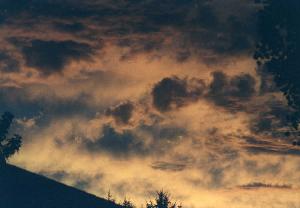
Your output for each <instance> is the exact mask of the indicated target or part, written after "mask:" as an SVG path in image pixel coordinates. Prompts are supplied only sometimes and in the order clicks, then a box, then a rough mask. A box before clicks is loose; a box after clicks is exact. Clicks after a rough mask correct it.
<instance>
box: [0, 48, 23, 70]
mask: <svg viewBox="0 0 300 208" xmlns="http://www.w3.org/2000/svg"><path fill="white" fill-rule="evenodd" d="M0 71H2V72H8V73H9V72H18V71H20V63H19V61H18V60H17V59H15V58H14V57H12V56H10V55H9V54H7V53H6V52H2V51H0Z"/></svg>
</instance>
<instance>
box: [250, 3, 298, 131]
mask: <svg viewBox="0 0 300 208" xmlns="http://www.w3.org/2000/svg"><path fill="white" fill-rule="evenodd" d="M257 2H259V3H263V4H264V9H263V10H261V11H260V13H259V22H258V35H259V41H258V43H257V49H256V51H255V54H254V58H255V59H256V61H257V64H258V66H259V68H260V70H263V71H266V72H268V73H271V74H272V75H273V77H274V81H275V83H276V85H277V86H278V87H279V89H280V90H281V91H282V92H283V93H284V95H285V97H286V98H287V101H288V104H289V106H291V107H292V108H293V109H294V113H293V115H292V116H290V117H289V121H290V123H291V125H292V127H293V128H295V129H297V128H298V124H299V122H300V49H299V44H300V6H299V0H261V1H257Z"/></svg>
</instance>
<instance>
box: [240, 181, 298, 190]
mask: <svg viewBox="0 0 300 208" xmlns="http://www.w3.org/2000/svg"><path fill="white" fill-rule="evenodd" d="M239 187H240V188H242V189H258V188H275V189H291V188H292V186H291V185H286V184H283V185H279V184H267V183H262V182H253V183H248V184H245V185H241V186H239Z"/></svg>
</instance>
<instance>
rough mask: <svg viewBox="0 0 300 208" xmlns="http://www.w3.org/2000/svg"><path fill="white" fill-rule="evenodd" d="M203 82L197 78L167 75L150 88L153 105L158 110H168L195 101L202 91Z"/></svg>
mask: <svg viewBox="0 0 300 208" xmlns="http://www.w3.org/2000/svg"><path fill="white" fill-rule="evenodd" d="M204 86H205V85H204V82H203V81H202V80H197V79H191V80H186V79H180V78H178V77H167V78H164V79H162V80H161V81H160V82H158V83H156V84H155V85H154V87H153V89H152V92H151V93H152V98H153V105H154V107H155V108H157V109H158V110H160V111H169V110H171V109H174V108H179V107H182V106H184V105H185V104H187V103H189V102H193V101H197V100H198V99H199V98H200V96H201V95H202V93H203V90H204Z"/></svg>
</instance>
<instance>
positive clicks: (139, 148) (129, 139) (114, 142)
mask: <svg viewBox="0 0 300 208" xmlns="http://www.w3.org/2000/svg"><path fill="white" fill-rule="evenodd" d="M102 132H103V135H102V136H101V137H100V138H99V139H97V140H95V141H92V140H85V141H83V142H84V145H85V147H86V149H87V150H88V151H90V152H94V153H97V152H101V151H104V152H107V153H110V154H112V155H113V156H116V157H124V156H125V157H126V156H130V155H132V154H133V155H135V154H138V155H144V154H146V153H147V151H148V149H147V147H146V145H145V143H144V141H142V140H141V139H140V138H138V137H137V136H136V135H135V134H134V133H132V132H131V131H130V130H124V131H123V132H121V133H119V132H116V131H115V129H114V128H112V127H111V126H108V125H106V126H103V130H102Z"/></svg>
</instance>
